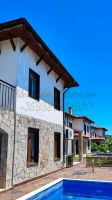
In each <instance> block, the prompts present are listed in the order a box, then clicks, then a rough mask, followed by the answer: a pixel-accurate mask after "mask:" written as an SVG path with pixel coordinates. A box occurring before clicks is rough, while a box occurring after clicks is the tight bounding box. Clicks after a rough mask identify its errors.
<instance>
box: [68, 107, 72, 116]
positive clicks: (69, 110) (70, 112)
mask: <svg viewBox="0 0 112 200" xmlns="http://www.w3.org/2000/svg"><path fill="white" fill-rule="evenodd" d="M68 114H70V115H72V107H69V108H68Z"/></svg>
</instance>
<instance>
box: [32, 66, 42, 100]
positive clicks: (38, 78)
mask: <svg viewBox="0 0 112 200" xmlns="http://www.w3.org/2000/svg"><path fill="white" fill-rule="evenodd" d="M31 73H32V74H33V76H34V77H35V78H36V79H37V80H38V93H37V97H33V96H32V95H31V86H30V74H31ZM29 97H30V98H32V99H35V100H37V101H39V100H40V75H39V74H38V73H36V72H35V71H33V70H32V69H31V68H29Z"/></svg>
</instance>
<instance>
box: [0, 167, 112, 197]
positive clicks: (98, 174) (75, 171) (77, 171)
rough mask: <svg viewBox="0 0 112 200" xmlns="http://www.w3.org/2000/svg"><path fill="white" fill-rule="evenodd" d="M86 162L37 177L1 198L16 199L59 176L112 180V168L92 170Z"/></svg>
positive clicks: (2, 195) (3, 194)
mask: <svg viewBox="0 0 112 200" xmlns="http://www.w3.org/2000/svg"><path fill="white" fill-rule="evenodd" d="M85 166H86V164H85V163H79V164H76V165H74V166H73V167H71V168H66V169H63V170H60V171H58V172H55V173H52V174H50V175H48V176H45V177H42V178H40V179H37V180H36V181H33V182H30V183H27V184H24V185H21V186H18V187H15V188H13V189H12V190H9V191H7V192H4V193H1V194H0V200H4V199H5V200H16V199H17V198H19V197H21V196H23V195H25V194H27V193H29V192H31V191H33V190H36V189H38V188H40V187H42V186H44V185H46V184H48V183H50V182H52V181H54V180H56V179H58V178H74V179H93V180H105V181H112V168H109V167H106V168H104V167H103V168H95V172H94V173H93V172H92V168H90V167H89V168H86V167H85Z"/></svg>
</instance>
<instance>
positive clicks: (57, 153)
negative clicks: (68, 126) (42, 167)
mask: <svg viewBox="0 0 112 200" xmlns="http://www.w3.org/2000/svg"><path fill="white" fill-rule="evenodd" d="M60 143H61V140H60V133H54V160H55V161H56V160H60V150H61V144H60Z"/></svg>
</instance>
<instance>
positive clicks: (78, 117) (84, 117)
mask: <svg viewBox="0 0 112 200" xmlns="http://www.w3.org/2000/svg"><path fill="white" fill-rule="evenodd" d="M74 119H83V120H84V121H87V122H89V123H91V124H94V121H92V120H91V119H89V118H88V117H86V116H74Z"/></svg>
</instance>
